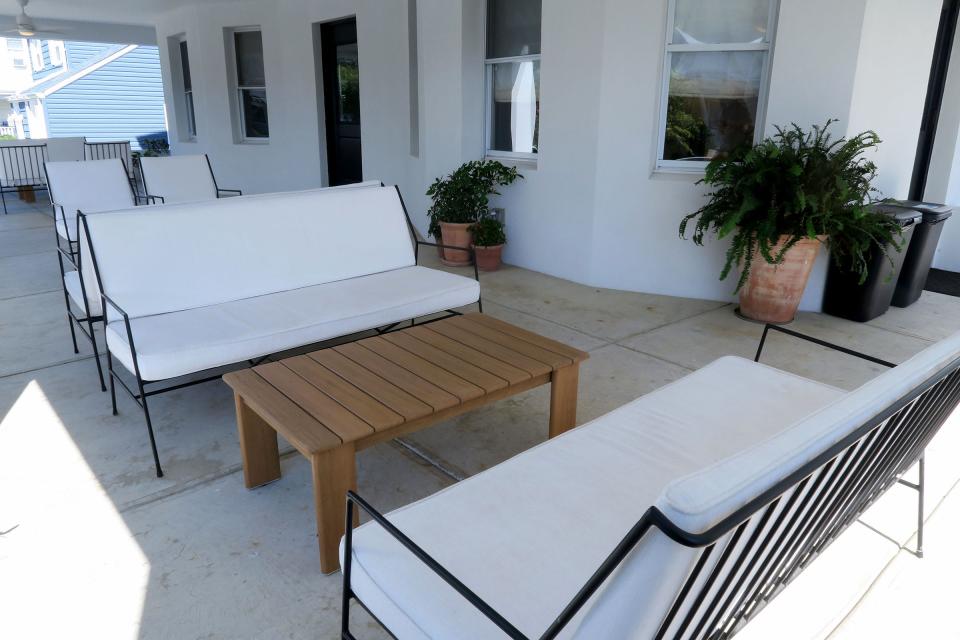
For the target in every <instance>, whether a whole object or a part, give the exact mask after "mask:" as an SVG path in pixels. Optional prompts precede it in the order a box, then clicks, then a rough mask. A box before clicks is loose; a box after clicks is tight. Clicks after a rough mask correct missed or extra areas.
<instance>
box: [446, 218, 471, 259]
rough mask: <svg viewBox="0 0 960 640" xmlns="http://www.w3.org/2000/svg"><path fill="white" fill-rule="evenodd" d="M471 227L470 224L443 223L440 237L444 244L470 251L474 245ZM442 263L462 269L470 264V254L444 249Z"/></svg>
mask: <svg viewBox="0 0 960 640" xmlns="http://www.w3.org/2000/svg"><path fill="white" fill-rule="evenodd" d="M471 226H472V225H470V224H468V223H457V222H441V223H440V237H441V238H443V241H442V244H445V245H447V246H452V247H463V248H464V249H469V248H470V245H472V244H473V234H472V233H470V227H471ZM440 262H442V263H443V264H445V265H447V266H448V267H462V266H464V265H468V264H470V252H469V251H458V250H456V249H444V250H443V254H442V255H441V256H440Z"/></svg>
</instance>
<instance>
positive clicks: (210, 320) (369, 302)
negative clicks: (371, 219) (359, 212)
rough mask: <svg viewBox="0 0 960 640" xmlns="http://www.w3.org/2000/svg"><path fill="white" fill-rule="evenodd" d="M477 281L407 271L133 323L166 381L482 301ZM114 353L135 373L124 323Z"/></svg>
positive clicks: (147, 365) (148, 371)
mask: <svg viewBox="0 0 960 640" xmlns="http://www.w3.org/2000/svg"><path fill="white" fill-rule="evenodd" d="M479 296H480V286H479V284H478V283H477V281H476V280H473V279H470V278H465V277H463V276H458V275H454V274H451V273H447V272H445V271H438V270H435V269H428V268H425V267H405V268H402V269H395V270H393V271H385V272H382V273H375V274H372V275H367V276H361V277H358V278H351V279H349V280H338V281H336V282H330V283H327V284H321V285H315V286H312V287H303V288H300V289H292V290H289V291H281V292H278V293H271V294H267V295H263V296H257V297H255V298H245V299H241V300H235V301H233V302H225V303H222V304H217V305H213V306H206V307H198V308H195V309H187V310H185V311H176V312H172V313H164V314H159V315H153V316H144V317H140V318H134V319H132V320H131V327H132V331H133V339H134V341H135V343H136V348H137V355H138V362H139V365H140V373H141V375H142V376H143V378H144V379H145V380H163V379H167V378H174V377H176V376H180V375H185V374H189V373H195V372H198V371H203V370H206V369H210V368H213V367H218V366H222V365H226V364H231V363H235V362H242V361H244V360H249V359H252V358H257V357H260V356H264V355H268V354H271V353H277V352H279V351H283V350H285V349H292V348H295V347H300V346H304V345H309V344H312V343H314V342H319V341H321V340H328V339H331V338H337V337H340V336H344V335H349V334H351V333H356V332H358V331H365V330H367V329H373V328H375V327H381V326H384V325H388V324H391V323H394V322H401V321H403V320H409V319H410V318H413V317H418V316H424V315H428V314H431V313H436V312H439V311H444V310H446V309H452V308H456V307H462V306H465V305H468V304H472V303H474V302H476V301H477V300H478V299H479ZM107 344H108V346H109V347H110V351H111V352H112V353H113V354H114V355H115V356H116V357H117V359H119V360H120V362H121V363H123V365H124V366H125V367H127V369H129V370H130V371H133V361H132V359H131V357H130V350H129V346H128V344H127V339H126V330H125V328H124V323H123V321H122V320H113V321H111V322H110V323H109V325H108V326H107Z"/></svg>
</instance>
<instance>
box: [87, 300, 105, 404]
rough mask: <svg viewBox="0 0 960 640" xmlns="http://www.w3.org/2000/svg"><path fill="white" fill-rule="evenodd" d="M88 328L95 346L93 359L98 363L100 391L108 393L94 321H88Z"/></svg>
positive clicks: (92, 343)
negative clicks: (94, 331) (104, 381)
mask: <svg viewBox="0 0 960 640" xmlns="http://www.w3.org/2000/svg"><path fill="white" fill-rule="evenodd" d="M87 328H89V329H90V344H91V345H92V346H93V359H94V360H96V362H97V377H99V378H100V391H106V390H107V386H106V385H105V384H103V366H101V364H100V350H99V349H98V348H97V336H96V334H94V333H93V320H90V319H89V318H88V319H87Z"/></svg>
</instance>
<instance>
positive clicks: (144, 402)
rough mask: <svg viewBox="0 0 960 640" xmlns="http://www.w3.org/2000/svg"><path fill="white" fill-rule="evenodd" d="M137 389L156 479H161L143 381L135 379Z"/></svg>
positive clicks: (161, 474)
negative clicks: (155, 470)
mask: <svg viewBox="0 0 960 640" xmlns="http://www.w3.org/2000/svg"><path fill="white" fill-rule="evenodd" d="M137 387H138V388H139V389H140V406H141V407H142V408H143V417H144V419H145V420H146V421H147V434H148V435H149V436H150V449H151V450H152V451H153V464H154V466H155V467H156V468H157V477H158V478H162V477H163V469H161V468H160V455H159V454H158V453H157V439H156V438H155V437H154V436H153V422H152V421H151V420H150V409H148V408H147V395H146V394H145V393H144V392H143V380H141V379H140V378H139V376H138V377H137Z"/></svg>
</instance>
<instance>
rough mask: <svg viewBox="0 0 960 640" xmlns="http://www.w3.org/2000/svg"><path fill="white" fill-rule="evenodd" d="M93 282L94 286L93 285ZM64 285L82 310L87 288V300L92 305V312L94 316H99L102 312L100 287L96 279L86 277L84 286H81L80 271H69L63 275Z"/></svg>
mask: <svg viewBox="0 0 960 640" xmlns="http://www.w3.org/2000/svg"><path fill="white" fill-rule="evenodd" d="M91 283H92V286H91ZM63 285H64V287H66V289H67V295H69V296H70V299H71V300H73V302H74V304H76V305H77V307H78V308H79V309H81V310H83V309H84V307H83V291H84V289H86V292H87V302H88V303H89V305H90V314H91V315H93V316H99V315H100V313H101V312H102V309H101V302H100V294H99V289H97V287H96V282H95V280H94V279H93V278H92V277H90V278H84V281H83V287H81V286H80V272H79V271H67V272H66V273H65V274H64V276H63Z"/></svg>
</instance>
